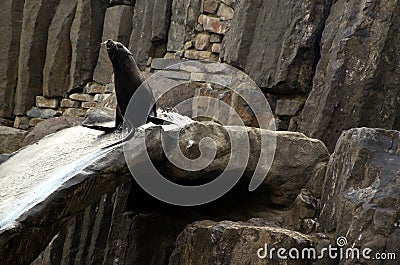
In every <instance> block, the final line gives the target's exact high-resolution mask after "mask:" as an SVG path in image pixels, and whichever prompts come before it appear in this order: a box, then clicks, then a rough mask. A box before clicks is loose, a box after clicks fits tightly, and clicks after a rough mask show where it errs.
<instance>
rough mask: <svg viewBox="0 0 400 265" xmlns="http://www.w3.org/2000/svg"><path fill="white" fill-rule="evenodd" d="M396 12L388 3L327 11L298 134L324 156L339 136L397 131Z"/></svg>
mask: <svg viewBox="0 0 400 265" xmlns="http://www.w3.org/2000/svg"><path fill="white" fill-rule="evenodd" d="M398 11H399V7H398V4H397V1H394V0H391V1H384V2H379V4H376V5H372V4H369V3H362V2H358V1H350V2H348V1H346V0H343V1H336V2H335V4H334V5H333V6H332V9H331V12H330V15H329V18H328V20H327V21H326V27H325V29H324V33H323V36H322V47H321V59H320V60H319V62H318V66H317V69H316V73H315V77H314V81H313V88H312V91H311V93H310V96H309V97H308V99H307V102H306V104H305V107H304V110H303V115H302V123H301V128H300V131H301V132H303V133H305V134H306V135H309V136H310V137H313V138H318V139H321V140H322V141H324V142H325V143H326V145H327V146H328V148H329V150H330V151H333V149H334V148H335V144H336V141H337V139H338V138H339V136H340V134H341V133H342V131H343V130H347V129H350V128H355V127H361V126H366V127H371V128H375V127H378V128H385V129H400V119H399V115H398V112H399V111H400V110H399V104H398V87H399V85H400V80H398V79H397V76H398V75H399V74H400V65H399V64H398V59H397V58H399V56H400V42H399V41H398V30H399V27H400V21H399V19H400V15H399V12H398ZM371 14H373V16H374V17H375V16H376V18H377V19H371ZM378 18H379V19H378Z"/></svg>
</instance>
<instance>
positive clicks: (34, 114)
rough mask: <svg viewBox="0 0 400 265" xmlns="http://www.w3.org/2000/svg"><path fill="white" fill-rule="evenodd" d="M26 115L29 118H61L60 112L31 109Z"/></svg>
mask: <svg viewBox="0 0 400 265" xmlns="http://www.w3.org/2000/svg"><path fill="white" fill-rule="evenodd" d="M26 115H28V117H31V118H41V119H49V118H52V117H56V116H61V111H56V110H53V109H41V108H38V107H33V108H31V109H30V110H28V111H27V113H26Z"/></svg>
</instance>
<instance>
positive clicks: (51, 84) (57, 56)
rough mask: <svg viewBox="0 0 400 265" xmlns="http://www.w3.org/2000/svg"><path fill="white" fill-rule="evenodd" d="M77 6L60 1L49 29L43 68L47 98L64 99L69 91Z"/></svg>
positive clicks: (69, 1)
mask: <svg viewBox="0 0 400 265" xmlns="http://www.w3.org/2000/svg"><path fill="white" fill-rule="evenodd" d="M76 6H77V1H76V0H60V3H59V4H58V7H57V10H56V13H55V15H54V18H53V21H52V22H51V24H50V27H49V33H48V34H49V36H48V42H47V51H46V61H45V64H44V68H43V95H44V96H46V97H63V96H64V95H65V94H66V93H67V91H68V87H69V82H70V67H71V52H72V47H71V40H70V31H71V25H72V21H73V20H74V17H75V11H76Z"/></svg>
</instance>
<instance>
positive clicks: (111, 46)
mask: <svg viewBox="0 0 400 265" xmlns="http://www.w3.org/2000/svg"><path fill="white" fill-rule="evenodd" d="M105 44H106V49H107V51H108V52H109V51H111V50H112V49H114V48H115V43H114V41H113V40H111V39H108V40H106V41H105Z"/></svg>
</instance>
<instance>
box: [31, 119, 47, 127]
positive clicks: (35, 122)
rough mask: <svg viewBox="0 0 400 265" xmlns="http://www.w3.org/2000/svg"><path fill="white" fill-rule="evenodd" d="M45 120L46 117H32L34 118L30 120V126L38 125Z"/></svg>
mask: <svg viewBox="0 0 400 265" xmlns="http://www.w3.org/2000/svg"><path fill="white" fill-rule="evenodd" d="M43 121H45V119H41V118H32V119H31V120H30V121H29V126H31V127H35V126H36V125H38V124H39V123H41V122H43Z"/></svg>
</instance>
